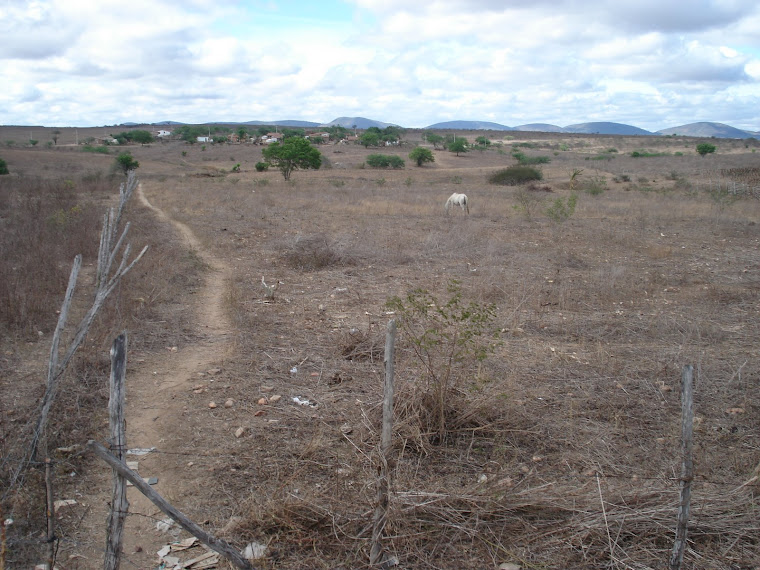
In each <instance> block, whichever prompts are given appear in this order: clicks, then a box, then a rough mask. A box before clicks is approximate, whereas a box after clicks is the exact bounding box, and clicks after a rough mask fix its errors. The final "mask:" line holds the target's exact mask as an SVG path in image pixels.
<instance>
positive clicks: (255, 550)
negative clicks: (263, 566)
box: [243, 541, 267, 560]
mask: <svg viewBox="0 0 760 570" xmlns="http://www.w3.org/2000/svg"><path fill="white" fill-rule="evenodd" d="M266 553H267V545H266V544H261V543H260V542H256V541H254V542H251V543H249V544H248V546H246V547H245V550H243V557H245V558H247V559H248V560H258V559H259V558H263V557H264V555H265V554H266Z"/></svg>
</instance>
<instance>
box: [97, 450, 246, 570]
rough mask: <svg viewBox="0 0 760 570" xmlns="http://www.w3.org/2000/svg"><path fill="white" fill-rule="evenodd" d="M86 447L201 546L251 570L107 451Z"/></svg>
mask: <svg viewBox="0 0 760 570" xmlns="http://www.w3.org/2000/svg"><path fill="white" fill-rule="evenodd" d="M87 447H89V448H90V449H91V450H92V451H94V452H95V455H97V456H98V457H100V458H101V459H102V460H103V461H105V462H106V463H108V465H110V466H111V468H112V469H116V470H117V471H118V472H119V473H120V474H121V475H123V476H124V478H125V479H126V480H127V481H129V482H130V483H132V485H134V486H135V487H136V488H137V490H138V491H140V492H141V493H142V494H143V495H145V496H146V497H148V499H150V500H151V501H152V502H153V504H154V505H156V506H157V507H158V508H159V509H161V510H162V511H163V512H164V513H166V514H167V515H169V516H170V517H171V518H172V520H174V521H176V522H177V523H178V524H179V525H180V526H181V527H182V528H184V529H185V530H186V531H187V532H189V533H190V534H192V535H193V536H194V537H196V538H197V539H198V540H200V541H201V542H202V543H203V544H205V545H206V546H208V547H209V548H210V549H211V550H214V551H216V552H218V553H219V554H221V555H222V556H224V557H225V558H226V559H227V560H229V561H230V562H231V563H232V564H233V565H234V566H235V567H236V568H241V569H242V570H253V566H251V564H250V562H248V560H246V559H245V558H244V557H243V555H242V554H240V552H238V551H237V550H235V549H234V548H232V547H231V546H230V545H229V544H227V542H225V541H224V540H222V539H220V538H216V537H215V536H212V535H210V534H209V533H207V532H206V531H205V530H203V529H202V528H201V527H199V526H198V525H197V524H195V523H194V522H193V521H191V520H190V519H189V518H187V517H186V516H185V515H184V514H183V513H182V512H180V511H179V510H178V509H176V508H175V507H174V506H172V505H171V504H170V503H169V502H168V501H167V500H166V499H164V498H163V497H162V496H161V495H159V494H158V493H156V492H155V491H154V490H153V489H151V487H150V485H148V484H147V483H146V482H145V481H143V478H142V477H140V475H138V474H137V473H135V472H134V471H132V470H131V469H130V468H129V467H127V466H126V465H125V464H124V462H123V461H119V460H118V459H116V458H115V457H114V456H113V455H111V454H110V453H108V450H107V449H106V448H105V447H103V446H102V445H100V444H99V443H98V442H97V441H93V440H90V441H88V442H87Z"/></svg>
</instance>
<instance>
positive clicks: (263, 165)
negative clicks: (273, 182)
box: [256, 162, 269, 172]
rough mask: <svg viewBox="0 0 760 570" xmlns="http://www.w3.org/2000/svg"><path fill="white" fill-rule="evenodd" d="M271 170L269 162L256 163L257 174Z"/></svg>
mask: <svg viewBox="0 0 760 570" xmlns="http://www.w3.org/2000/svg"><path fill="white" fill-rule="evenodd" d="M268 169H269V163H268V162H257V163H256V172H266V171H267V170H268Z"/></svg>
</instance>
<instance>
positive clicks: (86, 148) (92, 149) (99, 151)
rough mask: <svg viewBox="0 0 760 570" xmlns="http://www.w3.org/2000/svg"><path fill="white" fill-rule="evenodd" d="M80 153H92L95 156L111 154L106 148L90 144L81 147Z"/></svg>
mask: <svg viewBox="0 0 760 570" xmlns="http://www.w3.org/2000/svg"><path fill="white" fill-rule="evenodd" d="M82 152H94V153H97V154H111V151H110V150H108V147H107V146H92V145H90V144H86V145H84V146H83V147H82Z"/></svg>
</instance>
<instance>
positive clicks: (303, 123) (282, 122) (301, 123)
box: [215, 119, 319, 127]
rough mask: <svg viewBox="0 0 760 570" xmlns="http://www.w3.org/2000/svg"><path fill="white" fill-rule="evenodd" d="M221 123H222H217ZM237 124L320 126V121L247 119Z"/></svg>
mask: <svg viewBox="0 0 760 570" xmlns="http://www.w3.org/2000/svg"><path fill="white" fill-rule="evenodd" d="M215 124H217V125H218V124H220V123H215ZM234 124H236V125H273V126H274V125H277V126H279V127H318V126H319V123H314V122H311V121H299V120H290V119H281V120H278V121H246V122H245V123H234Z"/></svg>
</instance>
